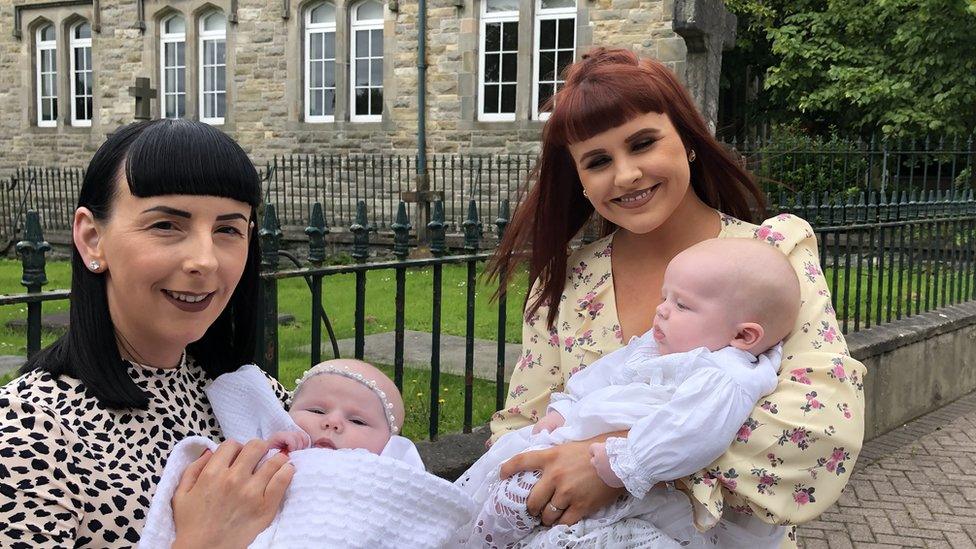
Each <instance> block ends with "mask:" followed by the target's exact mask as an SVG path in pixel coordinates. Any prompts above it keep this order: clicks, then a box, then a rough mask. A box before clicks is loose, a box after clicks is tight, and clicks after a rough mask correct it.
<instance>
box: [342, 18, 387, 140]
mask: <svg viewBox="0 0 976 549" xmlns="http://www.w3.org/2000/svg"><path fill="white" fill-rule="evenodd" d="M350 38H351V40H350V41H351V45H350V48H349V51H350V55H349V57H350V59H351V60H352V63H351V65H352V70H351V73H352V74H351V75H350V82H351V83H352V85H351V86H350V87H351V94H350V97H351V101H352V105H351V107H352V108H351V109H350V112H351V115H350V117H349V119H350V120H352V121H353V122H379V121H381V120H382V119H383V4H381V3H380V2H378V1H377V0H366V1H365V2H361V3H359V4H356V5H355V6H353V8H352V34H351V36H350Z"/></svg>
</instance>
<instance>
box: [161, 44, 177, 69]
mask: <svg viewBox="0 0 976 549" xmlns="http://www.w3.org/2000/svg"><path fill="white" fill-rule="evenodd" d="M175 64H176V44H174V43H166V44H163V66H166V67H172V66H173V65H175Z"/></svg>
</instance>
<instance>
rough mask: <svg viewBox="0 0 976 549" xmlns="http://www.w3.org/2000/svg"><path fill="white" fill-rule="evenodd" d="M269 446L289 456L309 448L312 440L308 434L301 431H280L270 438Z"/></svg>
mask: <svg viewBox="0 0 976 549" xmlns="http://www.w3.org/2000/svg"><path fill="white" fill-rule="evenodd" d="M268 445H269V448H270V449H275V450H280V451H281V452H282V453H285V454H287V453H289V452H296V451H298V450H304V449H305V448H308V447H309V446H311V440H310V439H309V436H308V435H307V434H305V433H302V432H299V431H279V432H277V433H275V434H273V435H271V437H270V438H268Z"/></svg>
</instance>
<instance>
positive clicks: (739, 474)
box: [491, 214, 865, 547]
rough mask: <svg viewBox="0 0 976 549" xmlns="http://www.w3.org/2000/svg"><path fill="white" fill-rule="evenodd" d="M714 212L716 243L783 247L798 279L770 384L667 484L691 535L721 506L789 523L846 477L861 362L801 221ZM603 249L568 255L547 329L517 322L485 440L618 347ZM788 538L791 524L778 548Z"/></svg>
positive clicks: (536, 320)
mask: <svg viewBox="0 0 976 549" xmlns="http://www.w3.org/2000/svg"><path fill="white" fill-rule="evenodd" d="M721 218H722V229H721V232H720V234H719V236H718V237H719V238H757V239H761V240H764V241H766V242H768V243H769V244H771V245H773V246H775V247H776V248H777V249H779V250H780V251H782V252H783V253H784V254H786V256H787V258H788V259H789V261H790V263H791V264H792V265H793V267H794V269H795V270H796V274H797V277H798V279H799V280H800V289H801V294H800V297H801V304H800V314H799V317H798V319H797V323H796V326H795V327H794V329H793V331H792V333H791V334H790V336H789V337H788V338H787V340H786V341H785V343H784V347H783V363H782V368H781V370H780V375H779V384H778V385H777V387H776V390H775V391H774V392H773V393H772V394H770V395H768V396H766V397H765V398H763V399H761V400H760V402H758V403H757V404H756V407H755V408H754V409H753V411H752V414H751V415H750V417H749V418H748V419H747V420H746V422H745V423H744V424H743V425H742V427H741V428H740V430H739V433H738V435H737V437H736V440H735V442H733V443H732V446H731V447H730V448H729V449H728V451H726V453H725V454H724V455H722V456H721V457H720V458H719V459H718V460H716V461H715V462H714V463H712V464H711V465H710V466H709V467H707V468H706V469H704V470H702V471H699V472H698V473H696V474H693V475H691V476H689V477H685V478H683V479H679V480H678V482H677V485H678V486H679V487H680V488H681V489H683V490H684V491H685V492H686V493H687V494H688V495H689V497H690V498H691V500H692V503H693V504H694V507H695V511H696V512H695V526H696V527H698V528H699V529H700V530H704V529H707V528H710V527H711V526H713V525H714V524H715V523H716V522H717V521H718V518H719V517H720V516H721V515H722V513H723V512H727V511H728V512H739V513H746V514H750V515H755V516H757V517H759V518H761V519H762V520H764V521H766V522H769V523H775V524H782V525H796V524H800V523H803V522H806V521H809V520H812V519H814V518H816V517H817V516H818V515H820V513H822V512H824V511H825V510H826V509H827V508H828V507H829V506H830V505H832V504H833V503H834V502H835V501H836V500H837V498H838V497H839V496H840V493H841V491H842V490H843V489H844V486H845V485H846V484H847V481H848V478H849V476H850V473H851V470H852V469H853V465H854V461H855V460H856V459H857V455H858V453H859V452H860V449H861V444H862V442H863V439H864V394H863V379H864V374H865V368H864V365H863V364H861V363H860V362H858V361H856V360H854V359H853V358H851V357H850V356H849V354H848V350H847V343H846V342H845V341H844V337H843V335H842V334H841V332H840V329H839V327H838V324H837V320H836V317H835V314H834V309H833V306H832V305H831V301H830V293H829V291H828V289H827V281H826V278H825V277H824V274H823V272H822V270H821V267H820V261H819V257H818V254H817V240H816V237H815V235H814V232H813V230H812V228H811V227H810V225H809V224H808V223H807V222H806V221H804V220H802V219H800V218H798V217H796V216H793V215H790V214H781V215H779V216H776V217H774V218H770V219H767V220H766V221H764V222H763V223H762V224H761V225H758V226H757V225H753V224H750V223H746V222H743V221H740V220H738V219H735V218H733V217H729V216H726V215H724V214H722V215H721ZM612 253H613V237H612V235H609V236H607V237H604V238H602V239H600V240H597V241H595V242H593V243H591V244H589V245H586V246H583V247H582V248H580V249H579V250H577V251H575V252H574V253H573V254H572V255H571V256H570V257H569V260H568V261H569V263H568V269H567V275H566V284H565V287H564V289H563V294H562V296H561V298H560V303H559V313H558V315H557V317H556V323H555V325H554V326H553V328H552V329H551V330H550V329H549V328H548V327H547V326H546V315H547V309H546V307H545V306H543V307H541V308H540V309H539V310H538V311H537V312H536V313H534V314H533V315H532V316H531V317H529V318H526V319H525V320H524V324H523V331H522V355H521V357H520V358H519V361H518V363H517V365H516V367H515V371H514V372H513V374H512V378H511V380H510V383H509V393H508V397H507V400H506V403H505V408H504V409H503V410H500V411H498V412H496V413H495V415H494V416H493V417H492V420H491V430H492V433H493V435H492V437H493V439H494V438H497V437H498V436H501V435H502V434H504V433H506V432H508V431H512V430H516V429H519V428H521V427H524V426H526V425H529V424H531V423H534V422H535V421H537V420H538V419H539V418H540V417H542V416H543V415H545V413H546V407H547V406H548V404H549V397H550V395H551V394H552V393H553V392H557V391H561V390H562V389H563V387H564V385H565V383H566V381H567V380H568V379H569V377H570V376H572V375H573V373H575V372H577V371H579V370H581V369H583V368H585V367H586V366H587V365H589V364H591V363H593V362H594V361H595V360H596V359H598V358H599V357H600V356H602V355H604V354H606V353H609V352H611V351H613V350H615V349H617V348H619V347H621V346H623V344H624V342H623V334H622V332H621V329H620V322H619V320H618V318H617V310H616V302H615V297H614V289H613V275H612V271H611V268H610V261H611V256H612ZM648 314H651V313H650V312H649V313H648ZM795 543H796V542H795V530H794V529H791V531H790V534H789V536H788V537H787V539H786V540H785V542H784V546H786V547H790V546H793V547H795Z"/></svg>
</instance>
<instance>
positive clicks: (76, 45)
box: [68, 21, 95, 127]
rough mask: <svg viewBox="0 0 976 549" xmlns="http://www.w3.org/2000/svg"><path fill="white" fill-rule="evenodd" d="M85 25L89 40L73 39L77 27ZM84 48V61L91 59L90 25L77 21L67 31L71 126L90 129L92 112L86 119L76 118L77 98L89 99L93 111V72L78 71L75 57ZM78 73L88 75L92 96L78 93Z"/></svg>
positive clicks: (91, 70) (88, 68)
mask: <svg viewBox="0 0 976 549" xmlns="http://www.w3.org/2000/svg"><path fill="white" fill-rule="evenodd" d="M85 24H87V25H88V29H89V31H88V36H89V38H75V31H76V30H77V29H78V27H80V26H81V25H85ZM85 48H87V49H88V54H87V55H86V56H85V59H91V58H92V51H91V49H92V39H91V23H89V22H88V21H79V22H78V23H75V24H74V25H71V28H70V29H68V52H69V56H70V59H69V60H68V64H69V66H70V67H71V125H72V126H81V127H91V124H92V118H93V117H94V112H89V113H88V118H78V101H77V100H78V98H80V97H85V98H87V97H91V98H92V110H93V111H94V109H95V101H94V94H95V84H94V79H95V71H94V70H93V69H92V67H85V68H84V69H83V70H81V71H79V70H78V64H77V60H78V58H77V56H76V55H75V50H79V49H85ZM79 72H82V73H88V75H87V79H86V80H88V81H90V82H91V84H92V95H86V94H85V93H84V91H79V90H78V89H77V75H78V73H79Z"/></svg>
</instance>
